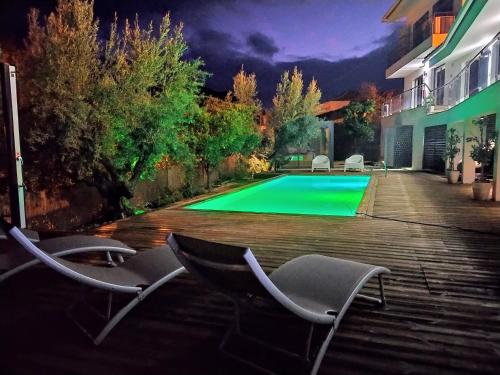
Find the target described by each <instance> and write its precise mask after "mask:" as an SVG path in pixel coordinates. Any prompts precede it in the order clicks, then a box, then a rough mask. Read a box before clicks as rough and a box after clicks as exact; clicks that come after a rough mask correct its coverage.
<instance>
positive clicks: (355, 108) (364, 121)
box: [343, 99, 375, 152]
mask: <svg viewBox="0 0 500 375" xmlns="http://www.w3.org/2000/svg"><path fill="white" fill-rule="evenodd" d="M374 111H375V103H374V101H373V100H371V99H369V100H366V101H363V102H351V103H350V104H349V105H348V106H347V107H346V108H345V109H344V111H343V113H344V128H345V131H346V133H347V134H348V135H349V136H350V137H351V138H352V142H353V144H354V152H359V147H360V144H361V142H372V141H373V138H374V129H373V124H372V123H371V121H370V119H371V116H372V114H373V112H374Z"/></svg>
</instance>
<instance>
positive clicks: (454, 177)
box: [447, 171, 460, 184]
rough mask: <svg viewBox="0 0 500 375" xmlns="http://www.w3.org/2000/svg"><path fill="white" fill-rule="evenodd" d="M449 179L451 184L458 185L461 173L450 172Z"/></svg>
mask: <svg viewBox="0 0 500 375" xmlns="http://www.w3.org/2000/svg"><path fill="white" fill-rule="evenodd" d="M447 177H448V183H449V184H456V183H457V182H458V178H459V177H460V171H448V173H447Z"/></svg>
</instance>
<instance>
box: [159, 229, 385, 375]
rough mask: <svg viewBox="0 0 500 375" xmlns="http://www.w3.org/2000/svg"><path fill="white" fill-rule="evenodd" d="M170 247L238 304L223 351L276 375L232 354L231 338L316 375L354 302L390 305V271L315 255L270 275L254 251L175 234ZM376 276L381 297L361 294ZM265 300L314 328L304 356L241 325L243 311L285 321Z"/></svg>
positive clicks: (195, 273) (203, 279) (195, 274)
mask: <svg viewBox="0 0 500 375" xmlns="http://www.w3.org/2000/svg"><path fill="white" fill-rule="evenodd" d="M167 243H168V244H169V245H170V247H171V249H172V250H173V251H174V253H175V254H176V255H177V257H178V259H179V260H180V262H181V263H182V264H183V265H184V266H185V267H186V269H187V270H188V271H189V272H190V273H191V275H192V276H193V277H195V278H197V279H198V280H199V281H201V282H203V283H205V284H206V285H210V286H212V287H213V288H215V289H216V290H218V291H219V292H221V293H223V294H225V295H226V296H227V297H229V298H230V299H231V300H232V301H233V304H234V309H235V310H234V313H235V316H234V323H233V324H231V325H230V326H229V328H228V330H227V332H226V334H225V335H224V338H223V340H222V343H221V344H220V346H219V349H220V350H221V351H222V352H223V353H225V354H227V355H229V356H231V357H232V358H234V359H236V360H239V361H241V362H243V363H246V364H248V365H250V366H252V367H254V368H257V369H259V370H262V371H263V372H266V373H268V374H274V373H275V372H271V371H270V370H269V369H265V368H263V367H262V366H261V365H258V364H256V363H254V362H253V361H251V360H249V359H246V358H245V359H244V358H242V357H241V356H240V355H238V354H235V353H232V352H231V351H229V350H228V349H227V342H228V341H229V340H230V338H231V337H232V336H238V337H240V338H242V339H244V340H247V341H248V342H250V343H254V344H255V343H257V344H261V345H262V346H263V347H265V348H268V349H270V350H274V351H276V352H279V353H281V354H285V355H288V356H289V357H290V358H295V359H296V360H297V359H298V360H299V361H298V363H297V364H298V365H305V367H306V368H308V373H309V375H316V374H317V372H318V370H319V367H320V365H321V361H322V360H323V357H324V355H325V352H326V349H327V347H328V345H329V343H330V341H331V340H332V338H333V335H334V334H335V332H336V331H337V328H338V327H339V324H340V321H341V320H342V318H343V316H344V314H345V313H346V312H347V310H348V309H349V306H350V305H351V303H352V301H353V300H354V298H356V297H357V298H361V299H364V300H367V301H370V302H374V303H377V304H379V305H385V295H384V285H383V279H382V277H383V275H388V274H390V272H391V271H390V270H389V269H387V268H385V267H380V266H372V265H369V264H364V263H358V262H353V261H348V260H344V259H338V258H332V257H327V256H323V255H318V254H309V255H304V256H301V257H298V258H294V259H292V260H290V261H288V262H287V263H285V264H283V265H281V266H280V267H278V268H277V269H276V270H274V271H273V272H272V273H271V274H270V275H269V276H268V275H266V273H264V271H263V269H262V268H261V266H260V265H259V263H258V261H257V259H256V258H255V257H254V255H253V253H252V251H251V250H250V248H245V247H239V246H232V245H225V244H220V243H215V242H209V241H204V240H201V239H196V238H192V237H186V236H183V235H180V234H173V233H172V234H170V235H169V237H168V238H167ZM373 277H378V286H379V295H380V297H379V298H378V297H375V296H367V295H364V294H361V293H360V292H361V289H362V288H363V286H365V284H366V283H367V282H368V281H369V280H370V279H372V278H373ZM265 301H268V302H270V303H271V304H272V303H273V302H274V303H276V304H275V305H278V304H280V305H281V306H282V307H284V309H285V310H288V313H289V316H293V315H295V316H296V317H298V318H302V319H303V320H304V321H305V322H308V323H309V324H310V326H309V327H310V328H309V334H308V336H307V339H306V342H305V345H304V348H305V351H304V353H292V352H290V351H289V350H287V349H285V348H283V347H280V346H277V345H276V344H272V343H270V342H269V341H267V340H266V341H264V340H263V339H262V338H258V337H255V335H253V333H252V332H248V330H244V329H243V326H242V325H241V324H240V321H241V319H242V318H243V315H242V314H241V312H245V311H249V310H250V311H252V313H253V314H254V315H255V313H258V312H259V311H261V312H262V314H264V315H266V314H267V316H275V317H276V320H277V321H278V320H279V319H280V317H281V316H282V314H279V315H276V314H272V313H271V312H269V311H266V310H265V309H262V307H263V306H265V305H266V303H265ZM286 315H288V314H286ZM286 315H285V316H286ZM317 326H323V327H325V328H326V329H328V334H326V335H325V332H323V333H318V332H317V330H315V328H316V327H317ZM315 342H317V345H318V346H319V348H318V349H317V350H315V349H316V347H317V346H316V344H313V343H315ZM304 373H305V372H304Z"/></svg>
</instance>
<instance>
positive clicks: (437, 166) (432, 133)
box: [423, 125, 446, 172]
mask: <svg viewBox="0 0 500 375" xmlns="http://www.w3.org/2000/svg"><path fill="white" fill-rule="evenodd" d="M445 149H446V125H438V126H430V127H428V128H425V136H424V160H423V168H424V169H430V170H433V171H436V172H444V169H445V161H444V160H443V154H444V151H445Z"/></svg>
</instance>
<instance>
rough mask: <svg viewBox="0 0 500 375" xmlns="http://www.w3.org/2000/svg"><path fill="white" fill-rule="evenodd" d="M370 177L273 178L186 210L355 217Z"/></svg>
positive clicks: (293, 176) (194, 205)
mask: <svg viewBox="0 0 500 375" xmlns="http://www.w3.org/2000/svg"><path fill="white" fill-rule="evenodd" d="M369 181H370V176H300V175H288V176H283V177H278V178H274V179H272V180H270V181H266V182H263V183H260V184H257V185H253V186H250V187H248V188H244V189H242V190H238V191H235V192H229V193H227V194H223V195H219V196H217V197H214V198H210V199H207V200H204V201H202V202H198V203H194V204H191V205H188V206H186V207H185V208H186V209H189V210H210V211H234V212H255V213H275V214H300V215H329V216H354V215H356V211H357V209H358V206H359V204H360V203H361V200H362V198H363V195H364V192H365V189H366V187H367V186H368V183H369Z"/></svg>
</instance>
